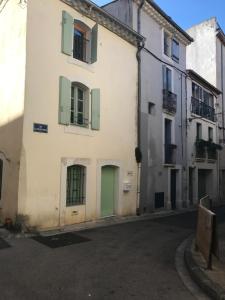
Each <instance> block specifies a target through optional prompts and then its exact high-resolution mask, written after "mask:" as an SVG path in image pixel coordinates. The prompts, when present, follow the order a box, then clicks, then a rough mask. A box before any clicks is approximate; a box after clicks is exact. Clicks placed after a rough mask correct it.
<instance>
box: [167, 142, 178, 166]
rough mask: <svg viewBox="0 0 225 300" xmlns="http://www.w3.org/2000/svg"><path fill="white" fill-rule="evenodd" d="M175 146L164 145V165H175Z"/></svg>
mask: <svg viewBox="0 0 225 300" xmlns="http://www.w3.org/2000/svg"><path fill="white" fill-rule="evenodd" d="M176 148H177V146H176V145H173V144H165V164H176Z"/></svg>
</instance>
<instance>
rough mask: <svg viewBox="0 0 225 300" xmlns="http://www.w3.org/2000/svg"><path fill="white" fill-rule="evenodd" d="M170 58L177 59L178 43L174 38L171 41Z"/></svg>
mask: <svg viewBox="0 0 225 300" xmlns="http://www.w3.org/2000/svg"><path fill="white" fill-rule="evenodd" d="M172 58H173V59H174V60H176V61H177V62H178V61H179V43H178V42H177V41H176V40H173V41H172Z"/></svg>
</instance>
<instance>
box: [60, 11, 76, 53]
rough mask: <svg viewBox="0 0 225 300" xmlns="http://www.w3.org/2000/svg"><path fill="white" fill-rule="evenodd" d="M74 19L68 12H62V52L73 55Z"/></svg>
mask: <svg viewBox="0 0 225 300" xmlns="http://www.w3.org/2000/svg"><path fill="white" fill-rule="evenodd" d="M73 23H74V20H73V17H72V16H71V15H70V14H68V13H67V12H66V11H63V12H62V52H63V53H64V54H67V55H72V50H73V31H74V25H73Z"/></svg>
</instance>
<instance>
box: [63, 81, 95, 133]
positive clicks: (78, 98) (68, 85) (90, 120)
mask: <svg viewBox="0 0 225 300" xmlns="http://www.w3.org/2000/svg"><path fill="white" fill-rule="evenodd" d="M90 95H91V105H90V103H89V102H90V101H89V98H90ZM59 123H60V124H64V125H69V124H71V125H77V126H82V127H86V128H89V124H91V129H93V130H99V129H100V90H99V89H92V90H91V91H90V89H89V88H88V87H87V86H85V85H84V84H82V83H80V82H71V81H70V80H69V79H67V78H66V77H63V76H61V77H60V80H59Z"/></svg>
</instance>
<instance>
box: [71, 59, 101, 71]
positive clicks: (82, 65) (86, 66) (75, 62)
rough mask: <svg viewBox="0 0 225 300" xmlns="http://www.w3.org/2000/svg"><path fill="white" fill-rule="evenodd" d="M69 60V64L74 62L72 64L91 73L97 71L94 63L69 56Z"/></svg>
mask: <svg viewBox="0 0 225 300" xmlns="http://www.w3.org/2000/svg"><path fill="white" fill-rule="evenodd" d="M67 62H68V63H69V64H72V65H76V66H78V67H80V68H82V69H85V70H87V71H89V72H91V73H95V70H94V66H93V65H92V64H89V63H86V62H83V61H81V60H79V59H75V58H73V57H68V58H67Z"/></svg>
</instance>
